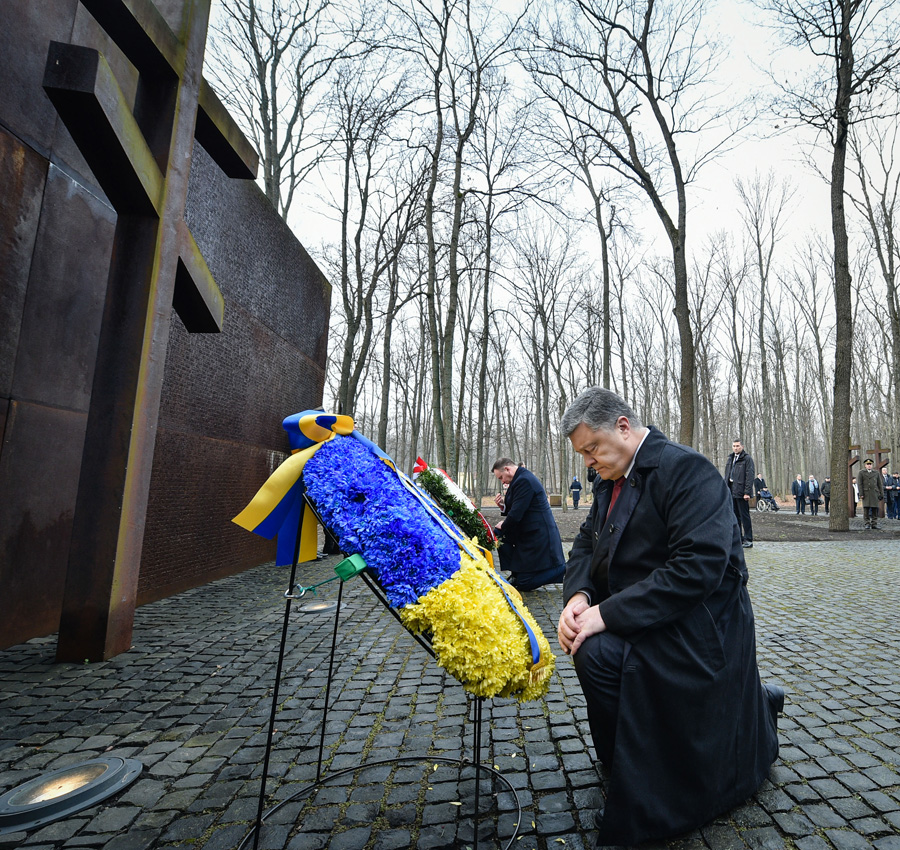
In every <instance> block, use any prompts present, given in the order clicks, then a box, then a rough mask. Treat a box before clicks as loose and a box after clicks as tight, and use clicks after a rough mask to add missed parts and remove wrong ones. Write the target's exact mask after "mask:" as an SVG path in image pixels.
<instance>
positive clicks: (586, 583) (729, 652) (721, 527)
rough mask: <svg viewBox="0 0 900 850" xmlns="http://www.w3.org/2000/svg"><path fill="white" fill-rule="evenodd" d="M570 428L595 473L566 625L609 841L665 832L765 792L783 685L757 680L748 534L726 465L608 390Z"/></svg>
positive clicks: (571, 571) (571, 573) (577, 405)
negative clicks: (600, 777) (673, 437)
mask: <svg viewBox="0 0 900 850" xmlns="http://www.w3.org/2000/svg"><path fill="white" fill-rule="evenodd" d="M562 429H563V432H564V433H565V434H567V435H568V437H569V439H570V440H571V442H572V445H573V447H574V448H575V450H576V451H577V452H579V453H580V454H581V455H582V456H583V458H584V460H585V462H586V463H587V465H588V467H590V468H592V469H595V470H596V471H597V473H598V476H597V480H596V482H595V485H594V501H593V505H592V507H591V511H590V514H589V515H588V518H587V521H586V522H585V523H584V525H582V527H581V530H580V531H579V533H578V536H577V538H576V539H575V543H574V545H573V547H572V551H571V553H570V555H569V562H568V565H567V567H566V577H565V583H564V586H563V594H564V602H565V608H564V609H563V612H562V615H561V616H560V620H559V632H558V634H559V641H560V645H561V646H562V648H563V650H564V651H565V652H566V653H567V654H571V655H572V656H573V660H574V662H575V669H576V671H577V673H578V678H579V681H580V682H581V687H582V690H583V691H584V694H585V699H586V701H587V709H588V721H589V724H590V728H591V735H592V737H593V741H594V747H595V748H596V750H597V756H598V758H599V760H600V762H601V763H602V767H603V772H604V774H605V775H606V776H607V777H608V783H607V788H606V803H605V809H604V810H603V811H598V812H597V815H596V817H595V822H596V825H597V828H598V830H599V835H598V845H607V844H625V845H631V844H638V843H641V842H644V841H650V840H657V839H662V838H668V837H671V836H673V835H677V834H680V833H683V832H686V831H688V830H690V829H694V828H696V827H700V826H702V825H703V824H705V823H707V822H709V821H710V820H712V819H713V818H715V817H717V816H718V815H721V814H722V813H724V812H726V811H728V810H729V809H731V808H733V807H734V806H736V805H738V804H739V803H741V802H743V801H744V800H746V799H747V797H749V796H750V795H751V794H753V792H754V791H756V790H757V788H758V787H759V786H760V784H761V783H762V782H763V780H764V779H765V778H766V776H767V774H768V772H769V768H770V766H771V765H772V762H773V761H774V760H775V758H776V756H777V754H778V735H777V729H776V723H777V716H778V712H779V711H780V710H781V708H782V707H783V704H784V691H783V690H782V689H781V688H779V687H777V686H774V685H766V686H763V685H762V683H761V682H760V678H759V671H758V669H757V666H756V635H755V629H754V620H753V609H752V607H751V604H750V597H749V595H748V593H747V578H748V574H747V568H746V566H745V564H744V556H743V549H742V548H741V537H740V531H739V530H738V526H737V522H736V520H735V516H734V511H733V509H732V505H731V493H730V492H729V490H728V487H727V486H726V484H725V482H724V480H723V479H722V477H721V476H720V475H719V474H718V472H717V471H716V469H715V467H714V466H713V465H712V464H711V463H710V462H709V461H708V460H707V459H706V458H705V457H703V456H702V455H700V454H698V453H697V452H695V451H693V450H692V449H690V448H688V447H686V446H682V445H679V444H677V443H672V442H670V441H669V440H668V439H667V438H666V437H665V436H664V435H663V434H662V433H660V432H659V431H657V430H656V429H655V428H653V427H649V428H647V427H644V426H643V425H642V424H641V422H640V420H639V419H638V418H637V417H636V416H635V414H634V412H633V411H632V410H631V409H630V408H629V407H628V405H627V404H626V403H625V402H624V401H623V400H622V399H621V398H619V397H618V396H617V395H615V394H614V393H612V392H610V391H609V390H606V389H602V388H600V387H593V388H591V389H589V390H586V391H585V392H583V393H582V394H581V395H580V396H578V398H577V399H576V400H575V401H574V402H573V403H572V405H571V406H570V407H569V409H568V410H567V411H566V412H565V414H564V416H563V419H562Z"/></svg>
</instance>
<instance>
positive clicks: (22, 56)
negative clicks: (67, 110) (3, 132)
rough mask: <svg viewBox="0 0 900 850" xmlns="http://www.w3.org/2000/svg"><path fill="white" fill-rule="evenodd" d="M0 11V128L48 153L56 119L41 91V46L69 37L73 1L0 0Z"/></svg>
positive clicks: (43, 51)
mask: <svg viewBox="0 0 900 850" xmlns="http://www.w3.org/2000/svg"><path fill="white" fill-rule="evenodd" d="M0 8H2V12H0V21H2V25H0V92H2V96H0V124H3V126H4V127H6V128H8V129H9V130H11V131H12V132H13V133H15V134H16V135H17V136H18V137H19V138H20V139H22V140H23V141H24V142H26V143H27V144H29V145H31V146H33V147H34V148H35V149H36V150H37V151H38V152H39V153H42V154H45V155H47V154H48V153H49V151H50V149H51V148H52V146H53V139H54V135H55V128H56V124H57V121H58V119H57V117H56V110H55V109H54V108H53V104H51V103H50V101H49V100H47V98H46V96H45V95H44V93H43V92H42V91H41V77H43V75H44V64H45V63H46V61H47V54H46V46H47V44H49V43H50V42H51V41H68V40H70V39H71V37H72V27H73V22H74V20H75V16H76V14H77V10H78V8H79V4H78V0H53V2H52V3H47V2H38V3H31V2H14V0H5V2H4V3H3V4H2V7H0Z"/></svg>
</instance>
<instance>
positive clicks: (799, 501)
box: [791, 472, 806, 514]
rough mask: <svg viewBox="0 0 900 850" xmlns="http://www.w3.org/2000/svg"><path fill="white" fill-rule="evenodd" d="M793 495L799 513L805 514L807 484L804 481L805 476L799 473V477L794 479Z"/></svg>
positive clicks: (792, 485)
mask: <svg viewBox="0 0 900 850" xmlns="http://www.w3.org/2000/svg"><path fill="white" fill-rule="evenodd" d="M791 495H792V496H793V497H794V502H795V504H796V505H797V513H798V514H805V513H806V482H805V481H804V480H803V476H802V475H801V474H800V473H799V472H798V473H797V477H796V478H795V479H794V483H793V484H791Z"/></svg>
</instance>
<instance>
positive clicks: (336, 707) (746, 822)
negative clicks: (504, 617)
mask: <svg viewBox="0 0 900 850" xmlns="http://www.w3.org/2000/svg"><path fill="white" fill-rule="evenodd" d="M336 560H337V559H333V558H332V559H326V560H324V561H321V562H316V563H314V564H310V565H305V566H304V569H305V570H306V573H305V579H304V580H305V581H306V580H308V581H310V582H311V583H312V582H315V581H317V580H321V579H322V578H325V577H328V576H329V575H331V574H332V573H331V569H332V567H333V565H334V563H335V562H336ZM747 560H748V567H749V570H750V576H751V578H750V592H751V596H752V599H753V603H754V608H755V613H756V620H757V645H758V653H759V662H760V671H761V675H762V677H763V680H764V681H773V682H776V683H778V684H781V685H782V686H783V687H784V688H785V690H786V692H787V702H786V705H785V715H784V717H783V718H782V719H781V728H780V740H781V752H780V756H779V759H778V761H777V762H776V763H775V765H774V766H773V768H772V770H771V772H770V776H769V780H768V781H767V782H766V783H764V785H763V786H762V788H760V790H759V791H758V792H757V794H756V795H755V796H754V797H753V798H751V799H750V800H748V801H747V802H746V803H745V804H743V805H741V806H739V807H738V808H736V809H735V810H734V811H732V812H729V813H726V814H725V815H723V816H722V817H720V818H717V819H716V821H715V822H714V823H712V824H709V825H707V826H706V827H704V828H703V829H702V830H699V831H696V832H694V833H691V834H690V835H688V836H680V837H678V838H676V839H673V840H671V841H669V842H657V843H655V844H652V845H646V846H645V848H642V850H663V848H669V850H694V848H697V849H698V850H700V848H706V850H744V848H754V850H756V848H759V850H862V848H875V850H900V630H897V629H896V628H895V627H894V626H893V624H894V622H895V618H896V612H897V611H898V610H900V565H898V564H897V562H898V558H897V552H896V542H892V541H887V540H885V541H865V542H854V541H853V540H852V539H848V540H846V541H844V540H839V541H829V542H821V543H803V544H779V543H766V542H760V543H758V544H757V545H756V546H755V547H754V549H753V550H752V551H750V552H748V553H747ZM287 577H288V573H287V571H285V570H283V569H281V568H275V567H273V566H271V565H264V566H262V567H258V568H256V569H253V570H249V571H247V572H246V573H243V574H242V575H239V576H233V577H231V578H227V579H223V580H221V581H218V582H215V583H213V584H211V585H208V586H207V587H205V588H198V589H196V590H192V591H188V592H186V593H183V594H180V595H179V596H176V597H172V598H170V599H167V600H162V601H161V602H158V603H153V604H150V605H146V606H144V607H142V608H140V609H138V611H137V613H136V619H135V630H134V647H133V649H131V650H130V651H129V652H127V653H124V654H122V655H121V656H118V657H117V658H115V659H112V660H110V661H108V662H102V663H98V664H91V665H72V664H56V663H55V662H54V660H53V652H54V642H53V639H52V638H40V639H36V640H34V641H30V642H29V643H27V644H24V645H21V646H17V647H12V648H10V649H8V650H5V651H4V652H2V653H0V681H2V687H0V793H2V792H4V791H6V790H8V789H10V788H12V787H14V786H16V785H18V784H21V783H22V782H24V781H26V780H27V779H30V778H33V777H34V776H36V775H37V774H38V773H39V772H40V771H43V770H48V769H52V768H53V767H56V766H62V765H64V764H72V763H75V762H76V761H78V760H80V759H83V758H85V757H90V756H92V755H96V754H101V753H104V752H108V753H116V754H120V755H123V756H124V755H125V754H126V753H127V754H128V757H134V758H138V759H139V760H141V762H142V763H143V764H144V771H143V773H142V775H141V776H140V778H139V779H138V780H137V781H136V782H135V783H134V784H133V785H132V786H130V788H128V789H125V791H124V792H122V793H121V794H119V795H118V796H117V797H113V798H110V799H109V800H107V801H105V802H103V803H101V804H100V805H99V806H96V807H94V808H93V809H91V810H88V812H86V813H85V812H82V813H80V814H78V815H76V816H73V817H72V818H69V819H67V820H63V821H59V822H57V823H55V824H49V825H47V826H44V827H41V828H39V829H37V830H34V831H32V832H31V833H28V834H23V833H16V834H12V835H7V836H0V848H6V847H9V848H12V847H20V846H21V847H24V848H29V850H39V848H43V850H59V848H63V847H66V848H74V847H84V848H100V849H101V850H150V848H152V849H153V850H156V848H176V847H182V848H183V847H195V848H197V850H226V848H228V850H231V849H232V848H235V847H236V846H237V845H238V844H239V843H240V842H241V840H242V839H243V838H244V836H245V835H247V834H248V833H249V832H250V830H251V827H252V824H253V821H254V819H255V816H256V809H257V806H258V794H259V788H260V777H261V769H262V761H263V758H264V755H265V749H266V742H267V731H268V718H269V713H270V711H271V695H272V690H271V688H272V682H273V676H274V669H275V663H276V660H277V650H278V644H279V640H280V633H281V626H282V617H283V613H284V603H283V593H284V585H285V584H286V582H287ZM344 600H345V605H344V609H343V610H342V612H341V617H342V620H341V622H342V623H343V628H342V629H341V632H340V635H341V639H340V642H339V648H338V653H337V654H336V656H335V659H334V676H333V679H332V683H331V697H332V704H331V708H330V710H329V712H328V718H327V723H326V725H325V737H324V747H323V765H322V771H321V773H322V775H323V776H324V777H325V778H326V780H327V781H325V782H321V783H318V784H316V783H315V780H316V775H317V773H318V772H319V771H318V770H317V759H318V752H319V746H320V743H321V742H322V738H321V730H322V720H323V699H324V693H325V687H326V685H327V671H328V664H329V654H330V648H331V632H332V626H333V620H332V619H331V618H330V616H322V615H318V616H312V617H310V616H302V615H299V614H296V613H295V614H293V615H292V617H291V620H290V622H289V643H288V652H287V654H286V657H285V663H284V669H283V673H282V681H281V685H280V696H279V710H278V712H277V714H276V728H277V733H276V735H275V741H274V748H273V750H272V752H271V760H270V766H269V775H268V777H267V785H266V789H267V793H266V798H267V799H266V805H265V808H266V810H267V811H268V810H270V809H271V808H272V807H273V806H274V805H275V804H276V802H278V801H280V800H284V799H286V798H287V797H289V796H291V795H293V794H295V793H296V792H298V791H301V790H302V791H304V793H303V795H302V797H300V798H298V799H295V800H294V801H292V802H289V803H287V804H285V805H284V806H283V807H282V808H280V809H279V810H277V811H276V812H273V814H272V819H271V821H269V822H267V823H266V824H265V826H264V830H263V833H262V837H261V842H260V846H261V847H265V848H291V850H325V848H327V850H341V848H346V850H393V848H407V847H409V848H423V850H431V848H441V850H443V848H464V847H466V846H471V842H472V838H473V837H474V832H473V829H474V823H473V813H474V789H475V780H474V776H473V772H472V768H471V766H469V765H460V764H459V762H456V761H454V762H453V763H447V762H442V761H437V760H436V757H442V758H448V759H457V760H458V759H470V758H471V755H472V748H473V728H472V719H471V718H472V716H473V715H472V712H473V701H472V700H471V698H469V697H467V695H466V694H465V692H464V691H463V690H462V688H461V687H460V686H459V685H458V684H457V683H456V682H455V681H453V680H452V679H449V678H447V677H445V676H444V675H443V673H442V671H440V670H439V669H438V668H437V667H436V666H435V665H434V662H433V661H432V660H431V659H430V658H429V657H428V656H427V654H426V653H424V651H423V650H422V649H421V648H420V647H419V646H418V645H417V644H416V643H415V642H414V641H413V640H412V639H411V638H410V637H409V636H408V635H407V634H406V633H405V632H404V631H403V630H402V629H401V628H400V627H399V625H398V624H397V623H396V621H395V620H394V619H393V618H391V617H390V616H389V615H388V614H387V613H386V612H385V611H384V610H383V609H382V608H381V607H380V606H379V604H378V603H377V602H376V601H375V600H374V598H373V597H372V596H371V595H370V594H369V592H368V590H367V589H366V588H365V587H364V586H363V585H362V584H361V583H354V582H349V583H348V584H347V585H346V586H345V588H344ZM834 600H840V617H839V618H838V617H835V604H834ZM526 602H527V604H528V606H529V608H530V609H531V611H532V613H533V614H534V616H535V618H536V619H537V621H538V622H539V624H540V625H541V627H542V628H543V630H544V632H545V634H546V635H547V636H548V637H549V638H550V639H551V640H552V641H555V631H556V621H557V619H558V617H559V612H560V609H561V603H562V600H561V588H560V586H559V585H556V586H550V587H547V588H542V589H541V590H538V591H536V592H533V593H529V594H527V595H526ZM211 610H213V611H215V612H216V615H215V616H214V617H211V616H209V611H211ZM876 637H877V640H875V639H874V638H876ZM557 665H558V666H557V670H556V672H555V673H554V676H553V679H552V680H551V687H550V691H549V693H548V695H547V697H546V699H545V700H542V701H539V702H535V703H527V704H524V705H520V704H518V703H516V702H515V701H514V700H503V699H497V700H493V701H487V702H486V703H485V704H484V727H483V730H482V738H481V742H480V752H481V757H482V759H483V761H484V763H485V764H486V765H491V766H494V765H496V769H498V770H499V771H501V772H502V774H503V776H504V777H505V779H506V780H508V781H509V783H510V784H511V785H512V787H513V788H515V790H516V794H517V795H518V804H517V803H516V801H515V797H514V796H513V794H512V793H511V791H510V790H509V787H508V786H506V785H505V784H504V783H502V782H499V781H497V780H492V779H491V778H489V777H488V776H487V775H486V772H483V773H482V775H481V778H480V780H479V804H480V805H479V808H480V810H481V815H480V817H479V822H478V831H479V847H480V848H482V850H488V848H495V847H499V846H500V845H499V843H498V838H497V836H498V834H499V835H501V836H509V835H511V830H512V829H513V827H512V824H514V823H517V822H518V823H519V824H520V826H519V832H518V835H517V840H516V841H515V842H514V845H515V850H582V848H589V847H593V846H594V837H595V835H596V833H595V832H594V831H593V828H592V819H593V811H594V808H595V807H596V805H597V802H598V790H597V789H598V776H597V770H596V765H595V761H594V753H593V750H592V748H591V743H590V732H589V730H588V727H587V721H586V718H587V714H586V710H585V702H584V697H583V695H582V693H581V690H580V687H579V685H578V680H577V677H576V676H575V672H574V668H573V667H572V664H571V660H570V659H567V658H565V657H562V656H560V657H558V658H557ZM397 758H402V761H400V762H399V763H397V762H395V761H391V760H394V759H397ZM380 760H387V761H388V763H387V764H378V765H374V766H370V767H367V768H365V769H362V768H363V767H364V765H366V764H370V765H371V764H372V763H373V762H377V761H380ZM435 767H437V770H435ZM339 770H345V771H346V773H345V774H343V775H341V776H336V775H335V774H336V772H337V771H339ZM329 777H330V778H329ZM457 803H458V804H459V805H454V804H457ZM498 831H499V833H498ZM482 838H483V842H482ZM504 840H505V839H504Z"/></svg>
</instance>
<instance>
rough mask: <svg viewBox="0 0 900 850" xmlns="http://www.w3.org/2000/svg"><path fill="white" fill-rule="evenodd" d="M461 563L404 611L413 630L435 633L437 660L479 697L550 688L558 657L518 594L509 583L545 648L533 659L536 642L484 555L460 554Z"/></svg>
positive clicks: (528, 696) (532, 694)
mask: <svg viewBox="0 0 900 850" xmlns="http://www.w3.org/2000/svg"><path fill="white" fill-rule="evenodd" d="M460 560H461V566H460V568H459V570H457V571H456V572H455V573H454V574H453V575H452V576H451V577H450V578H449V579H447V580H446V581H444V582H442V583H441V584H439V585H438V586H437V587H435V588H434V589H432V590H430V591H428V593H426V594H425V595H424V596H421V597H420V598H419V601H418V602H415V603H413V604H412V605H406V606H405V607H403V608H401V609H400V610H399V613H400V619H401V621H402V622H403V625H404V626H406V627H407V628H408V629H410V631H413V632H416V633H425V634H429V635H430V636H431V644H432V647H433V649H434V652H435V656H436V658H437V662H438V664H439V665H440V666H441V667H443V668H444V669H445V670H446V671H447V672H448V673H450V674H451V675H452V676H454V677H455V678H456V679H458V680H459V681H460V682H461V683H462V685H463V687H464V688H465V689H466V690H467V691H469V692H470V693H472V694H475V696H480V697H494V696H501V697H515V698H516V699H518V700H519V701H520V702H526V701H527V700H532V699H537V698H538V697H540V696H542V695H543V694H544V693H546V691H547V687H548V685H549V682H550V675H551V674H552V672H553V667H554V664H555V658H554V656H553V653H552V652H551V651H550V644H549V643H548V642H547V639H546V638H545V637H544V635H543V633H542V632H541V629H540V627H539V626H538V624H537V623H536V622H535V620H534V617H532V615H531V612H530V611H529V610H528V609H527V608H526V606H525V603H524V602H523V601H522V597H521V596H520V595H519V593H518V592H517V591H516V590H515V588H513V587H512V586H510V585H508V584H504V588H505V589H506V592H507V594H508V595H509V597H510V599H511V600H512V602H513V604H514V605H515V606H516V608H517V610H518V611H519V613H520V614H521V615H522V617H523V618H524V619H525V620H526V621H527V623H528V625H529V626H530V627H531V629H532V631H533V632H534V634H535V636H536V637H537V641H538V645H539V647H540V660H539V661H538V663H537V664H534V663H533V661H532V653H531V644H530V642H529V640H528V634H527V632H526V631H525V627H524V626H523V625H522V622H521V620H520V619H519V617H518V616H517V615H516V613H515V612H514V611H513V610H512V608H511V607H510V603H509V602H508V601H507V600H506V597H505V596H504V595H503V591H502V590H501V589H500V587H499V586H498V585H497V582H496V581H495V579H494V578H492V577H491V575H490V574H489V573H492V572H493V570H492V569H491V567H490V566H489V565H488V563H487V561H486V560H485V559H484V558H483V557H482V558H478V559H477V560H476V559H475V558H472V557H471V556H469V555H468V554H466V553H465V552H462V553H461V559H460Z"/></svg>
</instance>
